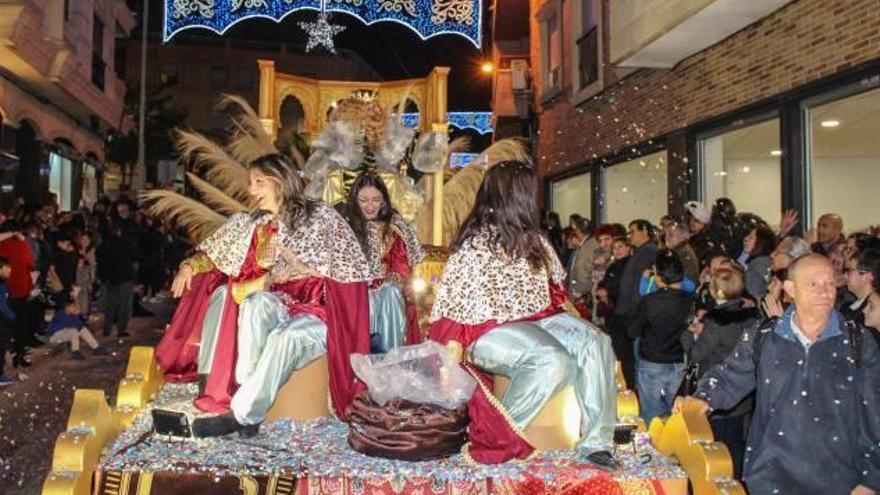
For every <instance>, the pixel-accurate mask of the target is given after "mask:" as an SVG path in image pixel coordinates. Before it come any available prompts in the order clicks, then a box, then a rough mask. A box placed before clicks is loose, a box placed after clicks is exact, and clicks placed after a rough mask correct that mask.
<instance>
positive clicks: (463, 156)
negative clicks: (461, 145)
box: [449, 153, 480, 168]
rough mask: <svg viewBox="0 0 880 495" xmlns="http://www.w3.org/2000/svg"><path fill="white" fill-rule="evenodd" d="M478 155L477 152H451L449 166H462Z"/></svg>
mask: <svg viewBox="0 0 880 495" xmlns="http://www.w3.org/2000/svg"><path fill="white" fill-rule="evenodd" d="M478 156H480V154H479V153H451V154H450V155H449V166H450V167H451V168H456V167H464V166H465V165H467V164H468V163H470V162H472V161H473V160H475V159H476V158H477V157H478Z"/></svg>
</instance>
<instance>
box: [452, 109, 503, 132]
mask: <svg viewBox="0 0 880 495" xmlns="http://www.w3.org/2000/svg"><path fill="white" fill-rule="evenodd" d="M446 121H447V122H449V125H451V126H452V127H457V128H459V129H473V130H475V131H477V132H479V133H480V134H491V133H492V132H494V129H493V127H492V112H447V113H446Z"/></svg>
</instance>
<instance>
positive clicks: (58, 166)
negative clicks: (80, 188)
mask: <svg viewBox="0 0 880 495" xmlns="http://www.w3.org/2000/svg"><path fill="white" fill-rule="evenodd" d="M73 164H74V162H73V160H71V159H70V158H68V157H66V156H64V155H61V154H59V153H56V152H54V151H53V152H50V153H49V192H50V193H52V194H54V195H55V196H56V197H57V198H58V205H59V206H60V207H61V211H71V210H73V209H74V207H75V206H76V205H74V204H73V180H74V177H73V176H74V171H73Z"/></svg>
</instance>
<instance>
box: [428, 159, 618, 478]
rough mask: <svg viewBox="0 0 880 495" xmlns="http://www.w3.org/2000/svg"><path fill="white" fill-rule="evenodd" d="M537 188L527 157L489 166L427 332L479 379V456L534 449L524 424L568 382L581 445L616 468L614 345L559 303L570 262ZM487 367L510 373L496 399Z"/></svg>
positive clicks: (474, 420)
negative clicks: (547, 228) (564, 260)
mask: <svg viewBox="0 0 880 495" xmlns="http://www.w3.org/2000/svg"><path fill="white" fill-rule="evenodd" d="M537 187H538V186H537V177H536V175H535V172H534V170H533V168H532V165H531V163H528V162H521V161H506V162H501V163H499V164H497V165H495V166H493V167H491V168H490V169H489V170H488V171H487V173H486V177H485V178H484V179H483V183H482V184H481V185H480V189H479V191H478V192H477V198H476V202H475V204H474V208H473V210H472V211H471V213H470V215H469V216H468V218H467V219H466V220H465V221H464V223H463V224H462V227H461V229H460V230H459V234H458V237H457V239H455V241H454V242H453V243H452V245H451V247H450V252H451V254H450V257H449V261H448V262H447V264H446V268H445V270H444V272H443V277H442V278H441V280H440V284H439V287H438V290H437V297H436V299H435V302H434V307H433V310H432V315H431V316H432V318H431V319H432V321H433V323H432V325H431V328H430V333H429V336H430V338H431V339H433V340H436V341H439V342H440V343H443V344H446V345H448V346H449V347H450V348H452V349H453V350H455V351H456V352H457V353H458V354H459V355H460V356H461V358H462V359H463V363H462V365H463V366H464V368H465V369H466V370H467V371H468V372H470V373H471V374H472V375H473V376H474V377H475V378H476V379H477V383H478V387H477V389H476V391H475V392H474V395H473V396H472V397H471V400H470V402H469V403H468V414H469V416H470V418H471V423H470V426H469V428H468V439H469V443H468V444H467V445H465V453H466V454H468V455H469V456H470V457H471V458H473V459H474V460H475V461H477V462H481V463H490V464H494V463H500V462H505V461H507V460H510V459H524V458H527V457H529V456H530V455H531V454H532V453H533V452H534V450H535V448H534V447H533V446H532V445H531V444H530V443H529V441H528V440H527V439H526V438H525V436H524V435H523V430H524V429H525V428H526V426H528V424H529V422H530V421H531V420H532V419H533V418H534V417H535V415H537V413H538V412H539V411H540V410H541V408H542V407H543V406H544V404H546V403H547V401H548V400H549V399H550V398H551V397H552V396H553V395H555V394H556V393H557V392H559V391H560V390H562V389H563V388H564V387H565V386H567V385H569V384H570V385H573V387H574V389H575V392H576V394H577V397H578V402H579V404H580V408H581V413H582V414H581V415H582V420H581V438H580V441H579V443H578V447H577V448H579V449H581V450H582V451H583V452H584V455H585V457H586V458H587V459H588V460H589V461H591V462H592V463H593V464H595V465H596V466H598V467H600V468H602V469H605V470H614V469H616V466H617V464H616V462H615V461H614V459H613V458H612V456H611V454H610V450H611V448H612V446H613V443H612V442H613V435H614V425H615V422H616V419H617V403H616V382H615V375H614V361H615V360H614V353H613V351H612V350H611V343H610V340H609V338H608V336H606V335H605V334H603V333H602V332H601V331H599V330H598V329H596V328H595V327H593V326H592V325H591V324H590V323H589V322H587V321H585V320H583V319H581V318H578V317H576V316H572V315H571V314H568V313H566V312H564V311H563V310H562V305H563V304H565V303H566V302H567V301H568V294H567V292H566V290H565V288H564V287H565V286H564V279H565V271H564V270H563V268H562V265H561V264H560V262H559V260H558V258H557V257H556V254H555V252H554V250H553V248H552V246H551V245H550V243H549V241H547V240H546V239H545V238H544V236H543V234H542V231H541V226H540V225H541V224H540V217H539V215H538V211H537V208H536V203H537ZM491 375H503V376H506V377H509V378H510V385H509V386H508V388H507V391H506V392H505V394H504V397H503V398H502V399H501V400H500V401H498V400H497V399H495V397H494V396H493V395H492V391H491V379H490V377H491Z"/></svg>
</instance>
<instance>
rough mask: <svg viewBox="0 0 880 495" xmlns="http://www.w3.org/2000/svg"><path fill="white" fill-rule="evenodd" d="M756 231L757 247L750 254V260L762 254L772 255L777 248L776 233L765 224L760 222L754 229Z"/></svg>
mask: <svg viewBox="0 0 880 495" xmlns="http://www.w3.org/2000/svg"><path fill="white" fill-rule="evenodd" d="M753 230H754V231H755V247H754V248H753V249H752V252H751V253H750V254H749V259H748V261H752V260H753V259H755V258H758V257H760V256H770V253H772V252H773V250H774V249H776V234H775V233H773V230H771V229H770V227H768V226H767V225H765V224H762V223H759V224H758V225H756V226H755V228H754V229H753Z"/></svg>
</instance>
